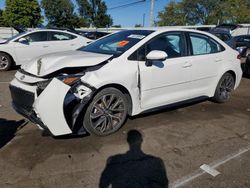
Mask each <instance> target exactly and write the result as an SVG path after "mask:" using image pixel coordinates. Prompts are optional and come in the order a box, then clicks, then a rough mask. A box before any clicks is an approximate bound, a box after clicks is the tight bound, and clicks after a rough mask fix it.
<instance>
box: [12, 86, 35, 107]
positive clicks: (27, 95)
mask: <svg viewBox="0 0 250 188" xmlns="http://www.w3.org/2000/svg"><path fill="white" fill-rule="evenodd" d="M10 93H11V96H12V101H13V104H14V105H15V106H18V107H19V108H22V109H23V110H25V111H28V112H31V111H32V105H33V103H34V100H35V95H34V93H32V92H29V91H25V90H23V89H20V88H18V87H15V86H11V85H10Z"/></svg>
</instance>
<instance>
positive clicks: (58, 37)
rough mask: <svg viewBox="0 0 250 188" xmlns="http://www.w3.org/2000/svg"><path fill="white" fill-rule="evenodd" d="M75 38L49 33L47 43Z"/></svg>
mask: <svg viewBox="0 0 250 188" xmlns="http://www.w3.org/2000/svg"><path fill="white" fill-rule="evenodd" d="M75 38H76V36H74V35H70V34H68V33H63V32H49V41H61V40H72V39H75Z"/></svg>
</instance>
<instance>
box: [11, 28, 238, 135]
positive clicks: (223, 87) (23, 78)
mask: <svg viewBox="0 0 250 188" xmlns="http://www.w3.org/2000/svg"><path fill="white" fill-rule="evenodd" d="M237 56H238V53H237V52H236V51H234V50H233V49H231V48H230V47H229V46H228V45H226V44H225V43H224V42H223V41H221V40H220V39H218V38H217V37H215V36H213V35H211V34H208V33H204V32H200V31H194V30H184V29H175V30H166V29H165V30H126V31H121V32H118V33H115V34H112V35H110V36H107V37H105V38H102V39H100V40H98V41H96V42H93V43H91V44H89V45H88V46H86V47H83V48H81V49H79V50H77V51H72V52H62V53H56V54H51V55H47V56H44V57H41V58H39V59H37V60H35V61H34V62H31V63H30V64H27V65H26V66H23V67H22V69H21V70H20V71H18V72H17V73H16V75H15V79H14V80H13V81H12V82H11V84H10V91H11V95H12V100H13V107H14V109H15V110H16V111H17V112H18V113H20V114H22V115H23V116H25V117H27V118H28V119H30V120H31V121H32V122H34V123H36V124H37V125H38V126H39V127H41V128H42V129H48V130H49V131H50V132H51V133H52V134H53V135H55V136H58V135H64V134H84V133H86V132H89V133H92V134H96V135H100V136H103V135H108V134H111V133H113V132H115V131H117V130H118V129H119V128H120V127H121V126H122V125H123V124H124V122H125V120H126V117H127V116H128V115H129V116H135V115H137V114H140V113H143V112H146V111H150V110H155V109H158V108H160V107H164V106H166V105H169V104H174V103H179V102H183V101H188V100H193V99H198V98H200V97H206V98H208V99H209V98H211V99H212V100H213V101H215V102H218V103H222V102H226V101H227V100H228V99H229V97H230V94H231V92H232V91H233V90H234V89H236V88H237V86H238V85H239V83H240V80H241V77H242V71H241V66H240V60H239V59H237Z"/></svg>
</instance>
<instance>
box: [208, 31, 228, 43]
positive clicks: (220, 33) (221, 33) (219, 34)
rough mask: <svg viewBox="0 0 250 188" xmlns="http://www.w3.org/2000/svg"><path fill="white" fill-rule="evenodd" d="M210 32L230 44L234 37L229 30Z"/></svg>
mask: <svg viewBox="0 0 250 188" xmlns="http://www.w3.org/2000/svg"><path fill="white" fill-rule="evenodd" d="M210 33H212V34H213V35H215V36H216V37H218V38H219V39H221V40H222V41H224V42H225V43H227V44H229V42H230V41H231V39H232V36H231V34H230V33H229V32H227V31H211V32H210Z"/></svg>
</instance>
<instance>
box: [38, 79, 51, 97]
mask: <svg viewBox="0 0 250 188" xmlns="http://www.w3.org/2000/svg"><path fill="white" fill-rule="evenodd" d="M50 82H51V79H49V80H46V81H42V82H38V83H37V95H38V96H39V95H40V94H41V93H42V91H43V90H44V89H45V88H46V87H47V86H48V85H49V83H50Z"/></svg>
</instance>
